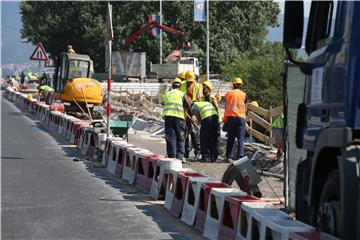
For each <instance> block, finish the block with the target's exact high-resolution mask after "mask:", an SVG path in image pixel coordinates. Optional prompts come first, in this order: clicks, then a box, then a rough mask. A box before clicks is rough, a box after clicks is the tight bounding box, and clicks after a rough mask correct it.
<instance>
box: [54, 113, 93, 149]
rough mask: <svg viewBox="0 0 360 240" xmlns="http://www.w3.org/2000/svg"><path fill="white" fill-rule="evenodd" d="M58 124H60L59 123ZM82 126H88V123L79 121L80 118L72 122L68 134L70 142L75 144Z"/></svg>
mask: <svg viewBox="0 0 360 240" xmlns="http://www.w3.org/2000/svg"><path fill="white" fill-rule="evenodd" d="M59 122H60V119H59ZM59 126H60V124H59ZM82 126H89V124H88V123H86V122H84V121H81V120H79V121H76V122H75V123H74V124H73V127H72V130H71V135H70V143H72V144H77V141H78V139H79V136H80V129H81V127H82Z"/></svg>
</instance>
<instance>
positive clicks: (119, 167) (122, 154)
mask: <svg viewBox="0 0 360 240" xmlns="http://www.w3.org/2000/svg"><path fill="white" fill-rule="evenodd" d="M129 148H135V146H134V145H133V144H128V143H127V142H126V141H125V142H124V143H123V144H121V146H120V148H119V154H118V158H117V161H116V168H115V176H118V177H122V173H123V169H124V163H125V158H126V152H127V150H128V149H129Z"/></svg>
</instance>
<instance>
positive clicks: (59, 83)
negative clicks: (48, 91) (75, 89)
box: [55, 54, 69, 93]
mask: <svg viewBox="0 0 360 240" xmlns="http://www.w3.org/2000/svg"><path fill="white" fill-rule="evenodd" d="M57 64H58V65H57V67H56V73H55V74H56V81H55V91H56V92H58V93H63V92H64V85H65V83H66V81H67V75H68V67H69V66H68V65H69V59H68V57H67V55H66V54H65V55H62V56H61V57H60V59H59V62H58V63H57Z"/></svg>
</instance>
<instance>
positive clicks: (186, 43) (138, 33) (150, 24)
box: [120, 15, 190, 49]
mask: <svg viewBox="0 0 360 240" xmlns="http://www.w3.org/2000/svg"><path fill="white" fill-rule="evenodd" d="M153 28H159V29H161V30H163V31H165V32H168V33H171V34H174V35H175V36H176V37H178V38H179V39H180V40H181V41H182V44H181V45H182V46H181V47H183V48H189V47H190V43H189V41H188V40H187V38H186V37H185V36H184V34H183V32H182V31H180V30H178V29H174V28H171V27H169V26H166V25H161V24H160V23H158V22H157V21H154V20H153V19H152V17H151V16H150V15H148V21H147V23H146V24H145V25H143V26H142V27H141V28H140V29H139V30H138V31H136V32H135V33H133V34H131V35H130V36H127V37H125V38H124V39H122V40H121V43H120V48H121V49H128V46H129V43H131V42H133V41H134V40H136V39H137V38H138V37H140V36H141V35H142V34H143V33H144V32H146V31H148V32H149V31H151V30H152V29H153Z"/></svg>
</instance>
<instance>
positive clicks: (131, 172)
mask: <svg viewBox="0 0 360 240" xmlns="http://www.w3.org/2000/svg"><path fill="white" fill-rule="evenodd" d="M144 153H150V151H148V150H146V149H143V148H137V147H135V148H128V149H127V151H126V153H125V163H124V166H123V173H122V176H121V178H122V179H124V180H126V181H128V182H129V183H130V184H133V183H134V182H135V174H136V159H137V157H136V155H137V154H144Z"/></svg>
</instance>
